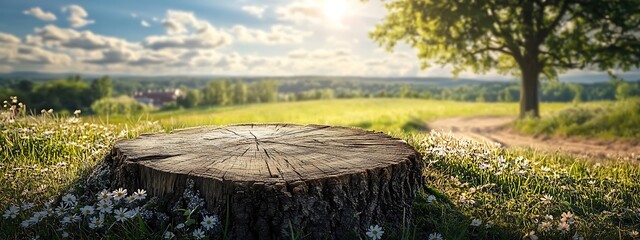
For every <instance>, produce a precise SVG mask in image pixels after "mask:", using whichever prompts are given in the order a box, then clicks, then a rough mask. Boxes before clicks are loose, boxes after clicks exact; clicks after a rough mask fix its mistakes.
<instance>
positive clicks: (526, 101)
mask: <svg viewBox="0 0 640 240" xmlns="http://www.w3.org/2000/svg"><path fill="white" fill-rule="evenodd" d="M538 69H539V68H538V67H536V66H535V65H534V66H531V65H530V66H523V67H521V71H522V82H521V84H520V118H524V117H539V116H540V106H539V102H540V101H539V98H538V87H539V77H540V70H538Z"/></svg>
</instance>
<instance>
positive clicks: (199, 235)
mask: <svg viewBox="0 0 640 240" xmlns="http://www.w3.org/2000/svg"><path fill="white" fill-rule="evenodd" d="M191 235H192V236H193V237H194V238H196V239H203V238H204V231H202V229H200V228H198V229H196V230H194V231H193V233H192V234H191Z"/></svg>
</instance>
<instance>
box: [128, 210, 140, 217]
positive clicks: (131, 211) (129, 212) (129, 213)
mask: <svg viewBox="0 0 640 240" xmlns="http://www.w3.org/2000/svg"><path fill="white" fill-rule="evenodd" d="M138 212H140V210H139V209H138V208H134V209H131V210H129V211H127V213H126V215H127V217H128V218H133V217H135V216H136V215H138Z"/></svg>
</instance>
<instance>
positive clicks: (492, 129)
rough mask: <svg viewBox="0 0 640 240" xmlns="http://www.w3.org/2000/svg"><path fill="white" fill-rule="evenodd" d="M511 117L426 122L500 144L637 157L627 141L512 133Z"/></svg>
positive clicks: (431, 126)
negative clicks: (532, 135)
mask: <svg viewBox="0 0 640 240" xmlns="http://www.w3.org/2000/svg"><path fill="white" fill-rule="evenodd" d="M513 120H514V117H456V118H446V119H439V120H436V121H433V122H430V123H428V124H427V127H428V128H429V129H434V130H438V131H443V132H451V133H453V134H454V135H456V136H458V137H466V138H471V139H474V140H476V141H490V142H495V143H499V144H501V145H502V146H504V147H512V146H514V147H530V148H535V149H539V150H545V151H550V152H556V151H559V152H569V153H573V154H578V155H583V156H588V157H595V158H598V159H631V160H634V161H636V160H640V145H639V144H637V143H632V142H628V141H604V140H596V139H582V138H561V137H531V136H525V135H522V134H518V133H516V132H514V131H513V130H512V129H511V128H510V127H509V123H510V122H511V121H513Z"/></svg>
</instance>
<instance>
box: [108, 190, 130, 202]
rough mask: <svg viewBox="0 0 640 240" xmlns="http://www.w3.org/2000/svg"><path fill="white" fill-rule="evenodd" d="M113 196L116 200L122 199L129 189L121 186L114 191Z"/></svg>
mask: <svg viewBox="0 0 640 240" xmlns="http://www.w3.org/2000/svg"><path fill="white" fill-rule="evenodd" d="M111 196H113V199H115V200H120V199H122V198H124V197H126V196H127V189H123V188H119V189H118V190H115V191H113V192H112V193H111Z"/></svg>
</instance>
